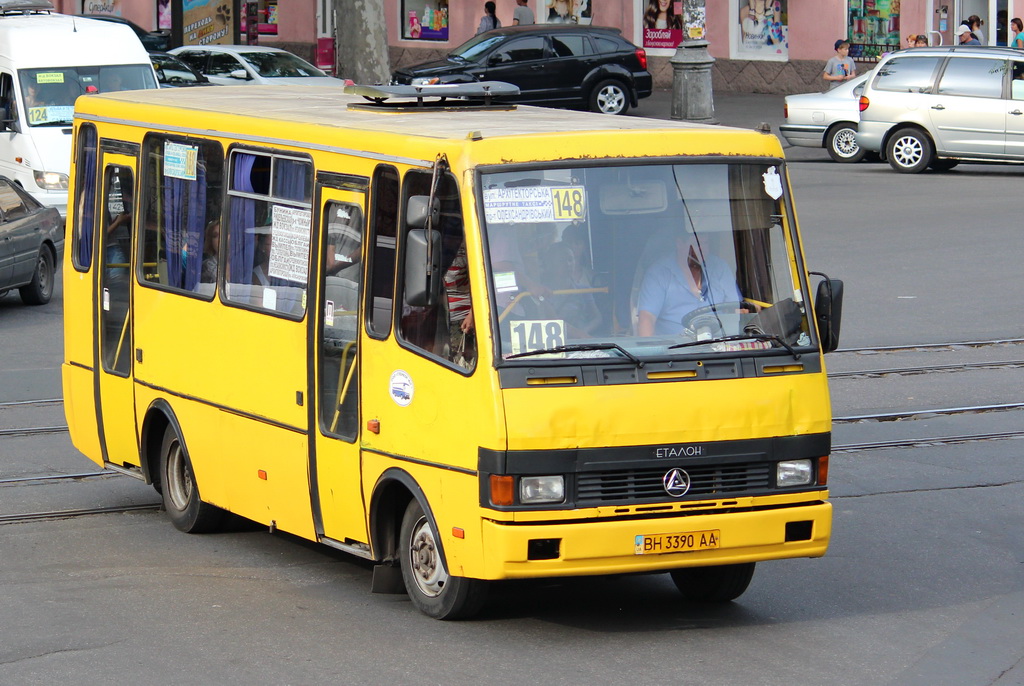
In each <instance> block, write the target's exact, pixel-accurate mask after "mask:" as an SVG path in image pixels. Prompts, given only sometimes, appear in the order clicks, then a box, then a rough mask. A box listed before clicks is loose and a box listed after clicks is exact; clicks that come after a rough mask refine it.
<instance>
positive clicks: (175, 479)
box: [160, 426, 227, 534]
mask: <svg viewBox="0 0 1024 686" xmlns="http://www.w3.org/2000/svg"><path fill="white" fill-rule="evenodd" d="M160 476H161V479H160V485H161V488H160V490H161V495H162V496H163V501H164V509H165V510H167V516H168V517H170V519H171V523H172V524H174V526H175V527H176V528H178V529H179V530H181V531H184V532H185V533H189V534H201V533H206V532H209V531H216V530H217V529H218V528H220V526H221V524H222V523H223V521H224V517H225V515H226V514H227V513H226V512H225V511H224V510H222V509H220V508H219V507H215V506H214V505H210V504H209V503H204V502H203V501H202V500H201V499H200V497H199V487H198V486H197V485H196V478H195V475H194V474H193V472H192V462H191V461H190V460H189V459H188V453H186V452H185V446H184V444H183V443H182V441H181V438H180V437H179V436H178V432H177V431H176V430H175V429H174V427H172V426H169V427H167V431H166V432H165V433H164V440H163V443H162V444H161V446H160Z"/></svg>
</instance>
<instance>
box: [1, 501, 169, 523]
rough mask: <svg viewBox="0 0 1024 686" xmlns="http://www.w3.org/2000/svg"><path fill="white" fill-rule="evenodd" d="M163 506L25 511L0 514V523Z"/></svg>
mask: <svg viewBox="0 0 1024 686" xmlns="http://www.w3.org/2000/svg"><path fill="white" fill-rule="evenodd" d="M161 507H163V506H162V505H161V504H160V503H143V504H137V505H110V506H107V507H84V508H80V509H73V510H43V511H40V512H25V513H19V514H9V515H0V525H3V524H24V523H27V522H38V521H42V520H49V519H75V518H77V517H89V516H92V515H102V514H124V513H126V512H139V511H151V512H156V511H158V510H159V509H160V508H161Z"/></svg>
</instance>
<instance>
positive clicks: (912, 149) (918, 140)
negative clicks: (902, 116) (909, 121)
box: [885, 129, 935, 174]
mask: <svg viewBox="0 0 1024 686" xmlns="http://www.w3.org/2000/svg"><path fill="white" fill-rule="evenodd" d="M885 156H886V158H887V159H888V160H889V166H890V167H892V168H893V169H895V170H896V171H898V172H900V173H903V174H917V173H918V172H921V171H924V170H925V169H926V168H927V167H928V165H929V164H931V163H932V158H933V157H934V156H935V149H934V148H933V146H932V142H931V139H929V138H928V136H927V135H925V134H924V133H922V132H920V131H918V130H917V129H900V130H899V131H897V132H896V133H894V134H893V135H892V137H891V138H889V144H888V145H887V146H886V151H885Z"/></svg>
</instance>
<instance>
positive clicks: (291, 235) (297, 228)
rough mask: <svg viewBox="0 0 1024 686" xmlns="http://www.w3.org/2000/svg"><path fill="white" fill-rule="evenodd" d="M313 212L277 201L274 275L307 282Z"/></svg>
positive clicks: (272, 254) (272, 253)
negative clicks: (278, 203) (286, 205)
mask: <svg viewBox="0 0 1024 686" xmlns="http://www.w3.org/2000/svg"><path fill="white" fill-rule="evenodd" d="M311 225H312V215H311V213H310V211H309V210H303V209H300V208H298V207H284V206H282V205H274V214H273V220H272V222H271V227H270V228H271V234H272V236H271V237H272V241H271V243H270V270H269V271H270V276H271V277H273V278H277V279H287V280H288V281H296V282H298V283H303V284H304V283H306V274H307V271H308V268H309V229H310V226H311Z"/></svg>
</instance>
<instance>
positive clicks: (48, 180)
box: [0, 0, 157, 216]
mask: <svg viewBox="0 0 1024 686" xmlns="http://www.w3.org/2000/svg"><path fill="white" fill-rule="evenodd" d="M52 9H53V6H52V5H51V4H50V3H49V2H46V1H45V0H44V1H42V2H35V1H33V0H0V175H3V176H7V177H8V178H10V179H12V180H13V181H14V182H15V183H17V184H18V185H20V186H21V187H22V188H24V189H25V190H26V191H28V192H29V193H30V194H32V195H33V196H34V197H35V198H36V199H37V200H39V202H41V203H42V204H43V205H47V206H51V207H56V208H57V209H58V210H59V211H60V213H61V215H62V216H63V215H65V214H66V212H67V203H68V171H69V170H70V167H71V121H72V118H73V115H74V110H75V99H76V98H77V97H78V96H80V95H83V94H86V93H102V92H108V91H116V90H132V89H142V88H156V87H157V81H156V75H155V73H154V72H153V66H152V64H151V63H150V61H149V56H148V53H147V52H146V50H145V49H144V48H143V47H142V43H141V42H140V41H139V39H138V37H137V36H136V35H135V34H134V33H133V32H132V30H131V29H130V28H128V27H127V26H122V25H120V24H112V23H109V22H102V21H95V20H92V19H84V18H82V17H71V16H66V15H62V14H55V13H53V12H52V11H51V10H52Z"/></svg>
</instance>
